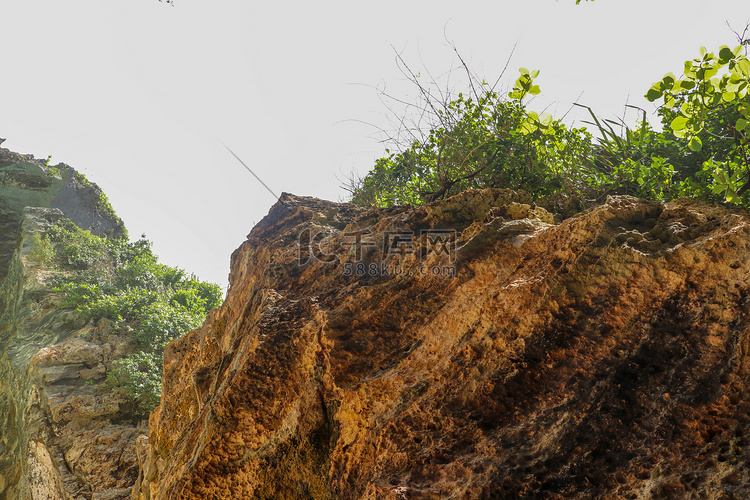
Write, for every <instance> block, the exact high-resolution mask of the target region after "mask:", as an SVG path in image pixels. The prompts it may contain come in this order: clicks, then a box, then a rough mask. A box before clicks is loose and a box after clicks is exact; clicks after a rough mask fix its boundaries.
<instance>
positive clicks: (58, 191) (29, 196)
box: [0, 148, 125, 238]
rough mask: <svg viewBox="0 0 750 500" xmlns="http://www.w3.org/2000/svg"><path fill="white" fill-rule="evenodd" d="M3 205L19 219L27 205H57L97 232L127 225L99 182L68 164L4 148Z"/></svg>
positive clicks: (119, 231)
mask: <svg viewBox="0 0 750 500" xmlns="http://www.w3.org/2000/svg"><path fill="white" fill-rule="evenodd" d="M0 207H4V208H5V210H6V211H11V212H15V213H16V220H20V218H19V215H20V214H21V212H23V210H24V208H25V207H44V208H57V209H59V210H60V211H61V212H63V213H64V214H65V217H67V218H68V219H70V220H71V221H72V222H73V223H74V224H76V225H77V226H78V227H80V228H81V229H84V230H87V231H91V233H92V234H95V235H96V236H109V237H115V238H116V237H120V236H123V235H124V234H125V225H124V224H123V222H122V220H121V219H120V218H119V217H118V216H117V215H116V214H115V213H114V211H113V210H112V207H111V206H110V204H109V201H108V200H107V197H106V195H105V194H104V192H103V191H102V190H101V189H100V188H99V186H97V185H96V184H94V183H93V182H90V181H88V180H87V179H86V177H84V176H83V175H82V174H80V173H78V172H76V171H75V169H73V168H72V167H71V166H69V165H66V164H64V163H59V164H57V165H54V166H51V165H48V162H47V161H43V160H38V159H35V158H34V157H33V156H32V155H22V154H19V153H14V152H13V151H10V150H8V149H5V148H0Z"/></svg>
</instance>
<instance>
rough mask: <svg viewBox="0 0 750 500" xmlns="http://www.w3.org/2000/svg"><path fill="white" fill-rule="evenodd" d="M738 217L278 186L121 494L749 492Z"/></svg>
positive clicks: (170, 365)
mask: <svg viewBox="0 0 750 500" xmlns="http://www.w3.org/2000/svg"><path fill="white" fill-rule="evenodd" d="M749 224H750V218H748V216H747V214H745V213H744V212H743V213H736V212H732V211H730V210H728V209H726V208H723V207H721V206H716V205H709V204H702V203H698V202H695V201H688V200H678V201H676V202H672V203H669V204H666V205H664V204H661V203H656V202H647V201H642V200H637V199H634V198H629V197H612V198H610V199H608V201H607V203H605V204H604V205H602V206H599V207H597V208H594V209H592V210H589V211H587V212H585V213H582V214H579V215H577V216H575V217H572V218H569V219H566V220H564V221H563V222H561V223H558V224H555V223H554V221H553V220H552V217H551V216H550V215H549V214H548V213H547V212H545V211H544V210H543V209H540V208H535V207H534V206H533V205H531V206H530V205H529V204H528V200H525V199H524V197H523V196H520V195H517V194H515V193H512V192H509V191H503V190H485V191H470V192H466V193H463V194H461V195H459V196H457V197H454V198H451V199H449V200H445V201H443V202H439V203H435V204H432V205H428V206H426V207H422V208H419V209H406V208H393V209H377V210H371V211H362V210H359V209H356V208H353V207H351V206H349V205H345V204H335V203H328V202H322V201H319V200H315V199H311V198H300V197H295V196H291V195H284V196H283V197H282V199H281V201H280V202H279V203H277V204H276V205H274V207H273V208H272V209H271V211H270V213H269V215H268V216H267V217H266V218H265V219H264V220H263V221H261V223H260V224H258V226H256V227H255V228H254V229H253V231H252V232H251V234H250V236H249V237H248V241H247V242H245V243H244V244H243V245H242V246H241V247H240V248H239V249H238V250H237V251H236V252H235V254H234V255H233V257H232V270H231V277H230V281H231V288H230V291H229V293H228V296H227V299H226V301H225V303H224V305H223V306H222V307H221V308H219V309H217V310H215V311H213V312H212V314H211V315H210V316H209V318H208V319H207V321H206V323H205V325H204V326H203V327H202V328H201V329H199V330H196V331H193V332H191V333H190V334H188V335H186V336H185V337H183V338H181V339H179V340H176V341H173V342H172V343H171V344H170V345H169V348H168V349H167V351H166V353H165V367H164V390H163V396H162V403H161V405H160V407H159V408H157V410H156V411H155V412H154V413H153V414H152V416H151V420H150V435H149V437H148V442H146V440H145V438H143V439H142V440H141V441H139V460H140V462H141V472H140V479H139V483H138V484H137V485H136V488H135V489H134V492H133V497H134V498H139V499H170V500H176V499H229V498H233V499H252V498H259V499H260V498H264V499H267V498H279V499H303V498H305V499H308V498H314V499H352V500H354V499H357V500H359V499H394V500H395V499H446V498H455V499H496V498H508V499H517V498H539V499H542V498H546V499H569V498H581V499H583V498H586V499H588V498H611V499H614V498H618V499H619V498H623V499H636V498H696V499H697V498H711V499H733V498H736V499H740V498H748V497H749V496H750V477H748V469H750V468H749V467H748V457H749V456H750V436H749V435H748V433H749V432H750V425H749V424H750V400H749V399H748V380H749V377H750V362H749V361H750V359H749V358H748V352H749V348H750V344H749V342H748V320H749V318H748V311H749V310H750V304H749V303H748V301H749V300H750V299H749V296H748V291H749V290H750V225H749Z"/></svg>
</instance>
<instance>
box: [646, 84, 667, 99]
mask: <svg viewBox="0 0 750 500" xmlns="http://www.w3.org/2000/svg"><path fill="white" fill-rule="evenodd" d="M663 95H664V92H662V91H661V90H658V89H655V88H653V87H651V88H650V89H648V92H646V99H648V100H649V102H654V101H655V100H657V99H659V98H660V97H661V96H663Z"/></svg>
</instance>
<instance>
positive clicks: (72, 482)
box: [0, 148, 145, 500]
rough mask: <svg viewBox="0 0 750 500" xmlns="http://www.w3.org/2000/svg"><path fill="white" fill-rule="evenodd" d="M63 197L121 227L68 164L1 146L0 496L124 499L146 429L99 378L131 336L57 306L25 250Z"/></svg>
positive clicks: (86, 218)
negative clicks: (106, 333) (99, 329)
mask: <svg viewBox="0 0 750 500" xmlns="http://www.w3.org/2000/svg"><path fill="white" fill-rule="evenodd" d="M71 179H72V181H71ZM71 182H74V183H78V184H76V185H73V184H71ZM66 186H67V187H66ZM71 186H72V187H71ZM60 193H63V194H64V196H61V195H60ZM65 193H67V194H65ZM66 196H67V197H68V198H67V199H68V200H69V201H70V200H71V199H73V198H76V197H78V198H77V199H78V200H79V201H80V203H78V205H77V212H76V213H75V214H71V215H72V216H73V217H75V218H76V220H77V223H78V224H79V225H86V224H88V225H91V226H92V228H93V229H94V231H95V232H96V231H99V232H100V233H101V234H110V235H117V234H122V233H123V232H124V226H123V225H122V221H120V220H119V218H117V217H116V216H114V214H112V213H108V212H106V210H104V208H106V207H104V205H103V204H102V203H101V200H102V198H101V191H100V190H99V189H98V187H96V186H95V185H93V184H91V183H82V182H81V177H80V176H79V175H77V174H76V173H75V172H74V171H73V170H72V169H70V168H69V167H67V166H64V165H58V166H56V167H49V166H48V165H46V163H45V162H43V161H40V160H36V159H34V158H33V157H31V156H29V155H20V154H17V153H13V152H10V151H8V150H7V149H4V148H0V499H8V500H40V499H49V500H58V499H59V500H70V499H76V500H82V499H85V500H91V499H93V498H102V499H105V498H106V499H122V498H128V497H129V495H130V491H131V489H132V485H133V484H134V483H135V480H136V478H137V471H138V467H137V458H136V453H135V441H136V439H137V437H138V436H139V435H141V434H142V433H143V432H144V430H145V429H144V428H141V427H139V426H138V424H137V423H130V422H128V421H126V420H125V419H124V418H123V412H122V411H121V406H120V405H121V404H122V403H123V398H122V396H120V395H119V394H117V393H116V392H113V391H112V390H111V389H109V388H107V387H106V386H105V384H104V383H103V382H104V380H105V375H106V370H107V367H108V366H109V365H111V363H112V361H113V359H117V357H118V355H120V354H121V355H124V354H127V352H125V350H126V347H125V346H126V345H129V344H132V340H131V341H130V343H129V342H128V339H119V338H114V339H107V338H103V337H102V336H101V335H93V334H92V327H90V326H82V324H81V323H82V322H81V321H79V320H78V319H77V317H76V314H75V312H73V311H69V310H62V309H60V308H59V307H58V305H59V300H60V299H59V297H58V296H57V294H55V293H54V292H53V290H52V288H51V286H50V284H49V283H48V282H47V280H46V277H47V276H48V275H49V274H50V272H49V269H45V268H44V266H43V264H40V263H39V262H37V261H35V259H34V258H32V257H33V253H32V250H33V249H34V243H33V241H34V235H37V236H38V235H39V234H40V233H42V234H43V233H44V232H45V231H47V230H48V229H49V228H50V227H52V225H53V224H55V223H57V222H59V221H61V220H62V219H64V218H66V217H68V214H67V213H65V212H64V210H72V209H70V207H67V206H65V203H63V201H61V200H64V199H65V197H66ZM56 200H57V201H56ZM51 205H57V206H58V207H60V208H50V206H51ZM61 208H62V210H61ZM97 228H98V229H97ZM87 229H88V227H87ZM37 240H38V238H37ZM120 357H121V356H120Z"/></svg>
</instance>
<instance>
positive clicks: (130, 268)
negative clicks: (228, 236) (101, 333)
mask: <svg viewBox="0 0 750 500" xmlns="http://www.w3.org/2000/svg"><path fill="white" fill-rule="evenodd" d="M50 238H51V240H52V242H54V244H55V245H56V246H57V248H58V252H57V254H58V255H59V262H58V265H59V267H60V272H58V273H57V275H56V276H55V278H54V279H55V281H56V290H57V291H58V292H60V293H62V295H63V302H62V305H63V306H64V307H68V308H71V309H76V311H77V312H78V313H79V314H80V316H81V318H82V319H83V320H84V321H93V322H100V321H102V320H103V321H104V323H105V324H109V325H111V328H112V330H113V331H116V332H119V333H120V334H125V335H129V336H130V337H131V338H132V340H133V342H134V343H135V344H136V345H137V348H136V350H135V352H134V353H132V354H130V355H128V356H127V357H125V358H122V359H119V360H116V361H115V362H114V363H113V365H112V366H111V367H110V369H109V371H108V373H107V382H108V384H109V385H110V387H112V388H113V389H117V390H121V391H122V392H123V393H124V394H125V395H126V396H127V397H128V399H129V400H130V406H131V408H130V412H131V413H132V414H133V416H134V417H138V418H141V417H145V416H147V415H148V413H149V412H151V410H153V408H154V407H155V406H156V405H157V404H158V402H159V397H160V394H161V373H162V353H163V351H164V347H165V346H166V344H167V343H168V342H169V341H170V340H172V339H174V338H177V337H179V336H181V335H183V334H185V333H187V332H188V331H190V330H192V329H194V328H197V327H199V326H200V325H201V323H202V322H203V319H204V318H205V316H206V314H207V313H208V311H210V310H211V309H213V308H214V307H217V306H218V305H219V304H220V303H221V299H222V291H221V288H220V287H219V286H217V285H214V284H211V283H204V282H201V281H199V280H197V279H195V278H193V277H188V276H187V275H186V274H185V272H184V271H183V270H181V269H178V268H174V267H171V266H167V265H164V264H160V263H159V262H158V259H157V257H156V256H155V255H154V254H153V252H152V250H151V244H150V242H149V241H148V240H146V239H144V238H141V239H140V240H138V241H135V242H132V243H131V242H127V241H125V240H124V239H107V238H99V237H97V236H94V235H92V234H91V233H89V232H88V231H83V230H81V229H79V228H77V227H76V226H75V225H73V224H72V223H71V224H63V225H58V226H56V227H54V228H53V229H52V230H51V231H50Z"/></svg>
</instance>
